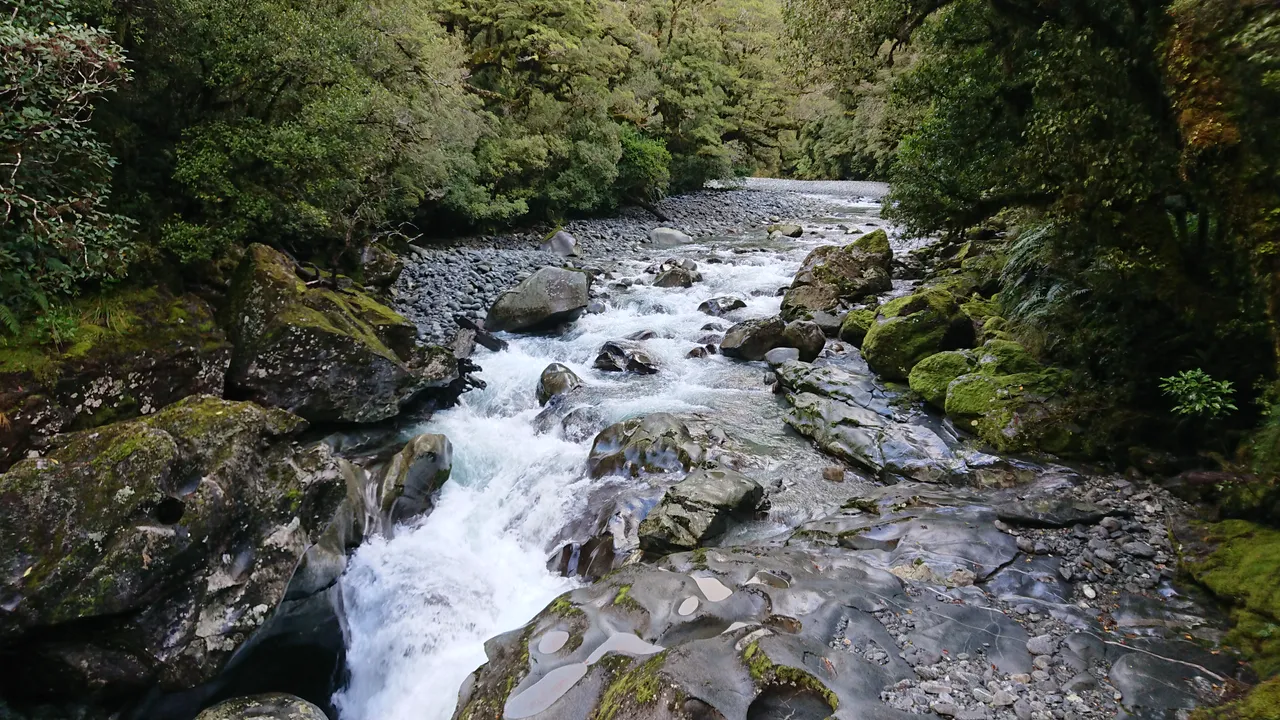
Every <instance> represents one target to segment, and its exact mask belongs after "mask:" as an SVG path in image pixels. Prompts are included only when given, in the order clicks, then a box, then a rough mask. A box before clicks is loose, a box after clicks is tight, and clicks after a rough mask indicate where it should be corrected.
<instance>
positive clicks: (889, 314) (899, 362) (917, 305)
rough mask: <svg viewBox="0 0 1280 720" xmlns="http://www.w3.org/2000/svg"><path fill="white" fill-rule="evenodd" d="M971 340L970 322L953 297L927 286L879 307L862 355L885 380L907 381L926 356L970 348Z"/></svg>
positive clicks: (867, 335)
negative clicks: (917, 364)
mask: <svg viewBox="0 0 1280 720" xmlns="http://www.w3.org/2000/svg"><path fill="white" fill-rule="evenodd" d="M973 341H974V332H973V323H971V322H970V321H969V318H968V317H966V316H965V315H964V313H963V312H961V311H960V304H959V303H958V302H956V299H955V297H954V296H953V295H952V294H951V293H949V292H947V291H946V290H941V289H938V288H930V289H927V290H923V291H921V292H918V293H916V294H914V295H908V296H906V297H901V298H896V299H894V300H891V301H889V302H887V303H885V304H884V305H882V306H880V311H879V313H878V315H877V317H876V321H875V322H874V323H872V325H871V327H870V328H869V329H868V330H867V334H866V337H865V338H863V340H862V356H863V358H865V359H866V361H867V365H868V366H870V367H871V369H872V370H874V371H876V372H877V373H878V374H879V375H880V376H881V377H883V378H885V379H886V380H906V379H907V377H908V376H909V375H910V373H911V369H912V368H914V367H915V366H916V363H918V362H920V361H921V360H923V359H925V358H926V357H929V356H930V355H933V354H934V353H938V352H942V351H943V350H955V349H959V348H965V347H971V346H972V345H973Z"/></svg>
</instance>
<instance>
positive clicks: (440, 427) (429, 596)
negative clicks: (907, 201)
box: [336, 206, 874, 720]
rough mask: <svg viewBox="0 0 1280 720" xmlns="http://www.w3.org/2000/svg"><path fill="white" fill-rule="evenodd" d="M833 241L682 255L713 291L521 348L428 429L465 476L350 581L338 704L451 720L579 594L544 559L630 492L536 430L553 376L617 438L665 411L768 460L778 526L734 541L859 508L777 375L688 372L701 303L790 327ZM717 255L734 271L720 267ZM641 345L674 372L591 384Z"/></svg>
mask: <svg viewBox="0 0 1280 720" xmlns="http://www.w3.org/2000/svg"><path fill="white" fill-rule="evenodd" d="M846 213H849V214H848V215H847V217H844V218H837V219H836V220H837V221H843V222H844V223H845V224H850V221H851V220H852V221H863V222H865V221H867V220H868V219H869V218H868V217H867V216H868V215H869V214H874V207H865V206H864V207H860V208H859V207H849V208H846ZM824 227H825V228H826V230H828V231H830V232H833V233H840V232H841V231H840V230H839V229H838V228H836V227H834V225H832V224H826V225H824ZM864 227H865V226H864ZM846 240H848V238H839V241H841V242H844V241H846ZM830 241H831V240H827V242H830ZM820 242H821V239H820V238H817V237H814V236H808V235H807V236H806V238H805V239H804V240H800V241H791V240H786V241H783V242H776V241H769V240H766V239H765V238H764V236H763V233H757V234H754V235H750V236H741V237H735V238H718V239H715V240H712V241H708V242H707V243H706V244H705V245H697V246H690V247H686V248H681V249H680V250H679V251H678V252H672V253H670V256H673V257H690V258H694V259H695V260H697V261H698V263H699V268H698V269H699V271H700V272H701V273H702V275H703V281H702V282H700V283H696V284H695V285H694V287H692V288H689V289H681V288H654V287H650V286H647V285H646V286H636V287H633V288H628V289H625V290H619V289H610V291H609V293H610V297H609V299H608V303H609V308H608V310H607V312H604V313H602V314H599V315H588V316H585V317H583V318H581V319H580V320H578V321H577V322H576V323H574V325H573V327H572V328H571V330H570V331H569V332H568V333H566V334H565V335H563V336H561V337H555V338H552V337H526V336H512V337H509V338H508V340H509V341H510V343H511V346H510V348H509V349H508V350H506V351H504V352H501V353H484V354H482V355H480V356H479V357H478V358H477V361H478V362H479V364H480V365H481V366H482V367H483V368H484V371H483V373H482V375H481V376H482V377H483V378H484V380H485V381H486V382H487V383H488V387H487V388H486V389H484V390H480V391H473V392H470V393H468V394H466V395H464V396H463V398H462V401H461V403H460V404H459V405H458V406H457V407H455V408H453V409H450V410H448V411H445V412H442V413H439V414H437V415H436V416H435V417H434V418H432V420H431V421H430V422H429V423H427V424H426V425H425V426H423V427H422V428H420V429H419V430H420V431H422V432H437V433H443V434H444V435H447V436H448V437H449V438H450V440H451V441H452V443H453V446H454V458H453V474H452V477H451V479H450V481H449V482H448V483H447V484H446V486H445V488H444V490H443V491H442V492H441V494H440V497H439V498H438V501H437V503H436V507H435V510H434V511H433V512H432V513H431V514H430V515H429V516H428V517H427V518H425V519H424V520H421V521H419V522H417V523H416V524H413V525H410V526H404V527H401V528H398V529H397V531H396V532H395V533H394V535H393V537H392V538H391V539H385V538H375V539H372V540H370V541H369V542H367V543H366V544H365V545H363V546H362V547H361V548H360V549H359V550H358V551H357V552H356V553H355V555H354V557H353V558H352V560H351V564H350V568H349V570H348V572H347V574H346V576H345V577H344V580H343V597H344V600H345V603H346V610H347V617H348V622H349V626H350V638H349V648H348V658H347V660H348V666H349V668H350V673H351V676H350V684H349V686H348V687H347V688H346V689H345V690H344V691H343V692H342V693H340V694H339V695H338V696H337V698H336V702H337V705H338V708H339V710H340V712H341V715H342V717H343V718H344V720H437V719H441V718H449V717H450V716H451V715H452V713H453V710H454V706H455V704H456V701H457V693H458V688H459V686H460V685H461V684H462V682H463V680H465V678H466V676H467V675H468V674H470V673H471V671H473V670H474V669H475V668H476V667H478V666H479V665H481V664H482V663H483V662H484V661H485V655H484V647H483V644H484V641H485V640H486V639H488V638H490V637H493V636H494V635H497V634H500V633H502V632H505V631H508V630H512V629H514V628H518V627H520V626H521V625H523V624H524V623H525V622H527V621H528V620H529V619H530V618H531V617H533V616H534V615H535V614H537V613H538V612H539V611H540V610H541V609H542V608H543V607H545V606H546V605H547V603H549V602H550V601H551V600H552V599H554V598H555V597H556V596H557V595H559V594H560V593H562V592H564V591H566V590H568V589H570V588H571V587H572V584H571V581H569V580H567V579H565V578H562V577H559V576H557V575H555V574H553V573H551V572H548V570H547V569H546V561H547V557H548V555H549V554H550V553H551V552H552V551H553V550H555V549H556V547H555V546H556V544H557V541H558V539H559V538H560V537H561V535H562V533H563V531H564V529H565V528H566V527H567V526H570V525H571V524H572V523H573V522H574V521H575V520H580V519H581V518H582V517H583V515H584V514H585V513H586V512H587V504H588V503H587V498H588V497H589V496H590V495H591V494H592V491H593V490H602V489H605V490H608V489H611V488H612V487H614V485H609V484H608V483H614V484H615V485H616V484H617V483H619V482H620V481H619V480H618V479H603V480H592V479H590V478H587V477H586V476H585V474H584V461H585V459H586V457H587V453H588V450H589V448H590V440H587V441H585V442H582V443H574V442H570V441H567V440H565V439H564V438H563V437H562V436H561V435H560V434H559V432H558V431H556V432H551V433H546V434H541V435H540V434H538V433H537V432H536V431H535V429H534V425H533V419H534V418H535V417H536V416H537V414H538V412H539V411H540V409H541V408H539V407H538V403H537V400H536V399H535V397H534V389H535V387H536V386H537V382H538V377H539V375H540V374H541V372H542V370H543V368H545V367H546V366H547V365H548V364H549V363H552V362H561V363H565V364H567V365H569V366H570V367H571V368H573V369H574V371H575V372H577V373H578V374H579V375H580V376H581V377H582V378H583V379H584V380H585V381H586V383H587V387H586V388H583V389H582V390H580V391H579V392H580V393H581V395H582V397H584V398H587V399H588V401H589V402H591V403H592V404H593V405H594V406H595V407H596V408H597V409H598V410H599V411H600V412H601V413H603V414H604V415H605V417H606V419H608V420H609V421H610V422H612V421H616V420H620V419H623V418H626V417H631V416H636V415H642V414H645V413H649V412H656V411H667V412H673V413H687V414H701V415H703V416H704V417H707V418H709V419H711V420H712V421H714V422H715V423H717V424H719V425H720V426H721V427H723V428H725V429H726V430H728V431H729V433H730V434H731V435H733V436H734V438H735V440H737V441H739V442H741V443H743V444H745V445H747V446H749V447H752V448H753V449H754V453H753V454H754V455H756V457H757V459H758V460H759V464H758V467H756V468H754V469H753V470H752V471H751V472H750V474H752V475H753V477H755V478H756V479H757V480H759V481H760V482H761V483H762V484H763V485H765V486H766V487H768V488H772V489H773V493H772V494H773V510H772V512H771V513H770V518H769V520H768V521H765V522H762V523H755V524H754V525H753V526H751V527H749V528H745V529H739V530H738V531H737V532H736V533H734V534H732V535H730V536H729V537H728V538H726V539H725V540H724V541H725V542H735V541H743V540H764V539H767V538H768V537H769V536H770V535H771V534H776V533H778V532H781V531H782V530H785V529H786V528H790V527H795V526H796V525H798V524H799V523H800V522H803V521H805V520H807V519H810V518H814V517H819V516H821V515H822V514H824V513H825V512H828V511H830V510H832V509H833V508H834V507H835V506H837V505H838V504H839V502H840V501H841V500H842V499H843V496H847V495H849V494H852V492H853V491H854V490H855V489H856V484H855V483H846V484H845V488H844V489H843V496H842V495H841V491H840V490H838V488H841V486H838V485H835V484H833V483H829V482H826V481H824V480H822V479H821V469H822V468H823V467H825V466H827V465H830V464H831V462H830V461H829V460H824V459H823V458H822V456H820V455H819V454H817V453H816V451H814V450H813V449H812V448H810V446H809V445H808V444H807V443H805V442H804V441H803V440H801V439H800V438H798V437H796V436H794V435H792V434H790V433H788V432H787V431H786V430H785V429H784V427H783V424H782V421H781V415H782V408H781V406H780V404H779V402H778V400H777V399H776V398H775V397H774V396H773V395H772V394H771V392H770V388H769V385H768V384H766V383H765V382H764V374H765V370H764V365H763V364H761V363H741V362H736V361H731V360H728V359H726V358H723V357H721V356H718V355H716V356H711V357H708V358H705V359H692V358H687V357H686V354H687V353H688V351H689V350H690V349H691V348H692V347H694V346H695V344H696V343H697V340H698V339H699V338H701V337H702V336H704V335H706V334H707V331H706V330H704V329H703V326H704V325H706V324H707V323H708V322H709V321H711V320H712V318H710V317H708V316H707V315H705V314H703V313H700V312H698V310H697V306H698V304H699V303H701V302H702V301H703V300H706V299H708V298H711V297H717V296H720V295H736V296H738V297H741V298H743V299H744V300H746V301H747V307H746V308H745V309H742V310H738V311H735V312H734V313H732V314H731V315H730V316H729V317H728V318H727V321H726V322H725V323H724V324H725V325H728V324H730V323H731V322H736V321H740V320H743V319H746V318H750V317H763V316H769V315H774V314H776V313H777V312H778V305H779V302H780V301H779V298H778V297H777V295H776V291H777V289H778V288H779V287H781V286H785V285H787V284H789V283H790V281H791V278H792V276H793V275H794V273H795V271H796V269H797V268H798V266H799V263H800V261H801V260H802V259H803V257H804V255H805V254H806V253H807V252H808V251H809V250H810V249H812V248H813V247H815V246H816V245H817V244H819V243H820ZM761 249H763V251H759V250H761ZM734 250H742V251H749V252H734ZM712 254H715V255H718V257H720V258H722V259H723V260H724V262H723V263H719V264H712V263H707V262H705V261H704V260H705V258H707V257H708V256H709V255H712ZM667 256H668V255H666V254H664V255H661V256H658V257H655V258H654V259H659V258H660V257H667ZM648 264H649V263H648V262H645V261H640V260H620V261H618V263H617V265H618V267H617V269H616V273H617V275H618V277H639V276H641V273H642V271H643V269H644V267H645V266H646V265H648ZM640 330H652V331H654V332H656V333H657V334H658V335H659V337H657V338H654V339H651V340H648V341H646V342H645V348H646V350H647V351H648V352H649V353H650V355H651V356H652V357H653V358H654V359H655V360H657V361H658V363H659V364H660V365H661V368H662V369H661V371H660V372H659V373H657V374H656V375H651V376H636V375H630V374H617V373H603V372H600V371H596V370H593V369H592V368H591V362H592V360H593V359H594V357H595V355H596V352H597V351H598V349H599V347H600V345H601V344H602V343H604V342H605V341H607V340H611V339H617V338H620V337H623V336H625V335H627V334H630V333H633V332H636V331H640Z"/></svg>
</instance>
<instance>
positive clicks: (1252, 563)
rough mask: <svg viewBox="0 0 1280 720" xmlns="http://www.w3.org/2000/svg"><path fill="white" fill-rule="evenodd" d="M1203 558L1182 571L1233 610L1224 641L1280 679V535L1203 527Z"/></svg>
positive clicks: (1228, 524)
mask: <svg viewBox="0 0 1280 720" xmlns="http://www.w3.org/2000/svg"><path fill="white" fill-rule="evenodd" d="M1199 530H1200V534H1201V537H1200V538H1198V539H1199V540H1200V543H1201V544H1202V546H1203V547H1207V548H1208V549H1209V550H1208V551H1207V552H1204V553H1197V554H1187V555H1184V556H1183V562H1182V565H1183V568H1184V569H1185V570H1186V571H1187V572H1188V573H1189V574H1190V575H1191V577H1192V578H1194V579H1195V580H1196V581H1197V582H1199V583H1200V584H1202V585H1204V586H1205V587H1206V588H1208V589H1209V590H1210V591H1212V592H1213V594H1214V595H1217V596H1218V597H1220V598H1222V599H1223V600H1224V601H1226V602H1227V603H1229V604H1230V605H1231V608H1232V609H1231V619H1232V623H1233V625H1232V628H1231V631H1230V632H1229V633H1228V634H1227V636H1226V638H1225V640H1226V642H1227V643H1228V644H1229V645H1232V646H1234V647H1236V648H1238V649H1239V650H1241V651H1242V652H1243V653H1244V654H1245V655H1246V656H1247V657H1249V659H1250V660H1251V661H1252V662H1253V666H1254V669H1255V670H1257V671H1258V673H1259V674H1261V675H1263V676H1264V677H1266V676H1271V675H1275V674H1277V673H1280V583H1277V582H1275V580H1276V578H1280V530H1275V529H1272V528H1268V527H1264V526H1262V525H1257V524H1254V523H1251V522H1248V521H1245V520H1226V521H1223V522H1220V523H1215V524H1211V525H1203V526H1200V527H1199Z"/></svg>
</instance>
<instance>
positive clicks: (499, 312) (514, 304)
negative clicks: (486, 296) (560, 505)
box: [485, 267, 591, 332]
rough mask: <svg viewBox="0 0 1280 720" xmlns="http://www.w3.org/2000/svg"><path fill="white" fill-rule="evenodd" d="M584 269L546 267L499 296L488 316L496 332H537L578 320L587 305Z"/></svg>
mask: <svg viewBox="0 0 1280 720" xmlns="http://www.w3.org/2000/svg"><path fill="white" fill-rule="evenodd" d="M589 285H590V281H589V279H588V276H587V274H586V273H584V272H580V271H576V270H562V269H560V268H553V267H544V268H542V269H541V270H538V271H537V272H535V273H534V274H532V275H530V276H529V277H527V278H525V279H524V280H522V281H521V282H520V284H519V285H516V286H515V287H514V288H512V289H510V290H508V291H506V292H505V293H503V294H502V296H501V297H499V298H498V300H497V302H495V303H494V304H493V307H491V308H489V314H488V315H487V316H486V317H485V327H487V328H488V329H489V330H492V331H494V332H500V331H507V332H538V331H543V330H549V329H551V328H554V327H555V326H557V325H559V324H561V323H565V322H569V321H572V320H576V319H577V318H578V317H579V316H581V315H582V313H583V311H585V310H586V308H587V303H588V302H590V300H591V298H590V297H589V295H588V289H589Z"/></svg>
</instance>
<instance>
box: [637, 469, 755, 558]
mask: <svg viewBox="0 0 1280 720" xmlns="http://www.w3.org/2000/svg"><path fill="white" fill-rule="evenodd" d="M762 505H764V488H763V487H761V486H760V484H759V483H757V482H756V481H754V480H752V479H751V478H748V477H746V476H745V475H742V474H740V473H737V472H734V471H732V470H695V471H693V472H691V473H689V475H688V477H686V478H685V479H684V480H681V481H680V482H678V483H676V484H675V485H672V486H671V487H670V488H667V491H666V493H665V494H664V495H663V496H662V500H661V501H660V502H659V503H658V506H657V507H656V508H654V509H653V510H652V511H650V513H649V515H648V516H646V517H645V519H644V520H643V521H642V522H641V523H640V547H641V548H642V549H643V550H644V551H645V552H649V553H655V554H666V553H669V552H676V551H679V550H691V549H693V548H695V547H698V546H700V545H701V544H702V543H703V542H705V541H707V540H710V539H712V538H714V537H716V536H718V535H720V534H721V533H723V532H724V531H725V529H726V527H727V526H728V521H729V519H730V518H731V517H732V516H734V515H749V514H751V513H753V512H755V511H756V510H758V509H760V508H761V506H762Z"/></svg>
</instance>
